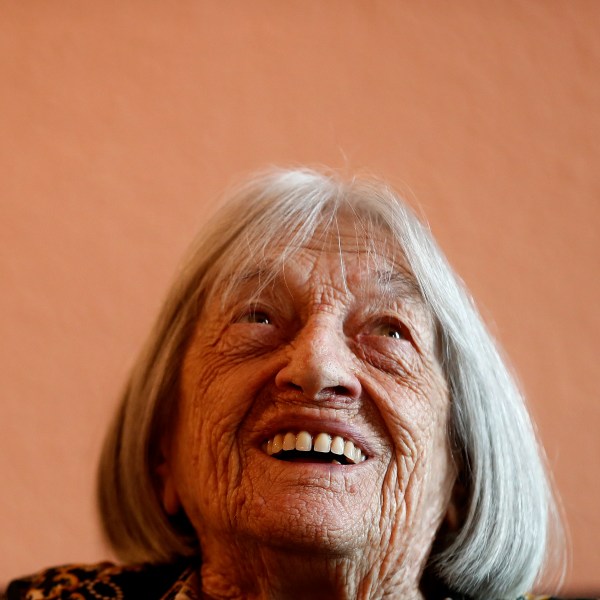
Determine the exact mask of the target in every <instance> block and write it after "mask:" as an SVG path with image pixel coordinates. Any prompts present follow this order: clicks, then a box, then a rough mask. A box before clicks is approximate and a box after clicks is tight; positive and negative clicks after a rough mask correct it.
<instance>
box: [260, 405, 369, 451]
mask: <svg viewBox="0 0 600 600" xmlns="http://www.w3.org/2000/svg"><path fill="white" fill-rule="evenodd" d="M286 431H295V432H299V431H308V432H309V433H310V434H312V435H316V434H318V433H321V432H323V433H328V434H329V435H331V436H336V435H339V436H341V437H343V438H345V439H347V440H351V441H352V442H353V443H354V444H355V445H356V446H358V447H359V448H361V450H362V451H363V452H364V453H365V454H367V455H369V456H373V445H372V444H373V443H372V441H371V440H370V439H369V438H373V434H371V435H370V436H369V435H368V434H367V433H366V432H365V431H364V428H362V427H360V428H359V427H356V426H355V425H354V424H352V423H346V422H344V421H343V420H342V419H340V418H332V417H323V416H312V415H302V414H288V415H285V416H283V415H282V416H279V417H272V418H271V419H269V420H268V422H267V423H266V424H265V425H264V426H263V427H261V428H260V432H259V433H258V435H257V437H256V440H255V443H256V445H257V446H258V447H261V446H262V444H264V443H265V442H266V441H267V440H269V439H271V438H273V436H275V435H276V434H277V433H282V432H283V433H285V432H286Z"/></svg>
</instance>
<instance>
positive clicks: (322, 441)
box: [264, 431, 366, 464]
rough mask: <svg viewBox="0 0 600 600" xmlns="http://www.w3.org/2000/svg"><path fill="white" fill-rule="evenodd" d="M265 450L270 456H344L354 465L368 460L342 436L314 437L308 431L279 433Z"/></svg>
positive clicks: (325, 434)
mask: <svg viewBox="0 0 600 600" xmlns="http://www.w3.org/2000/svg"><path fill="white" fill-rule="evenodd" d="M264 449H265V450H266V452H267V454H268V455H269V456H272V455H273V454H279V453H280V452H285V451H286V450H299V451H300V452H310V451H311V450H314V451H315V452H324V453H327V452H331V453H332V454H337V455H339V456H342V455H344V456H345V457H346V458H347V459H348V461H349V462H352V463H354V464H357V463H359V462H362V461H363V460H366V456H365V455H364V454H363V452H362V450H361V449H360V448H359V447H358V446H355V445H354V442H352V441H351V440H347V439H345V438H343V437H342V436H340V435H335V436H331V435H329V434H328V433H319V434H317V435H316V436H314V437H313V436H312V435H311V434H310V433H308V431H301V432H300V433H294V432H292V431H288V432H286V433H278V434H277V435H276V436H275V437H273V438H271V439H270V440H268V441H267V442H266V446H265V447H264Z"/></svg>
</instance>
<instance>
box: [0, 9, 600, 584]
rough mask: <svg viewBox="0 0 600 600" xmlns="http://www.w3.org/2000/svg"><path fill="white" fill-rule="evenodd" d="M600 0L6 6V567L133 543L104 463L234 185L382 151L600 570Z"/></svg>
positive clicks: (382, 164) (2, 36)
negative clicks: (464, 300) (187, 253)
mask: <svg viewBox="0 0 600 600" xmlns="http://www.w3.org/2000/svg"><path fill="white" fill-rule="evenodd" d="M599 31H600V2H597V1H594V0H590V1H585V0H564V1H558V0H543V1H541V0H537V1H536V0H529V1H526V0H522V1H511V0H502V1H498V2H497V1H491V0H490V1H489V2H488V1H482V0H472V1H468V0H455V1H453V2H446V1H443V0H439V1H433V0H425V1H419V2H412V1H411V2H409V1H404V2H403V1H395V0H388V1H381V0H379V1H378V0H368V1H367V0H363V1H358V0H325V1H324V0H286V1H285V2H281V1H278V0H254V1H253V2H246V1H243V0H239V1H228V0H210V1H209V0H207V1H201V0H198V1H190V0H186V1H168V0H164V1H153V0H118V1H117V0H104V1H102V2H82V1H81V0H72V1H62V0H56V1H53V2H43V1H33V0H19V1H18V2H9V1H7V0H2V1H0V202H1V212H0V248H1V263H0V279H1V282H2V284H1V285H2V294H1V296H0V336H1V339H2V344H1V354H0V373H1V377H2V399H1V404H0V411H1V414H0V440H1V444H2V452H1V454H0V474H1V481H2V493H1V494H0V532H1V534H0V563H1V567H0V569H1V570H0V582H5V581H6V580H7V579H8V578H10V577H13V576H16V575H19V574H23V573H26V572H31V571H33V570H37V569H39V568H41V567H44V566H49V565H51V564H57V563H63V562H67V561H97V560H99V559H102V558H106V557H109V556H110V555H109V553H108V550H107V549H106V548H105V547H104V546H103V545H102V543H101V541H100V536H99V529H98V526H97V524H96V521H95V513H94V500H93V488H94V469H95V463H96V460H97V456H98V453H99V449H100V445H101V440H102V435H103V432H104V430H105V428H106V424H107V421H108V419H109V417H110V415H111V413H112V411H113V408H114V406H115V404H116V399H117V396H118V392H119V389H120V386H121V384H122V382H123V380H124V377H125V376H126V373H127V371H128V368H129V366H130V365H131V363H132V361H133V358H134V356H135V354H136V352H137V350H138V349H139V347H140V345H141V343H142V341H143V339H144V336H145V334H146V332H147V331H148V329H149V327H150V324H151V322H152V320H153V317H154V315H155V313H156V311H157V308H158V306H159V304H160V301H161V298H162V297H163V295H164V292H165V289H166V286H167V284H168V282H169V281H170V279H171V277H172V274H173V273H174V271H175V268H176V265H177V264H178V261H179V258H180V256H181V254H182V253H183V251H184V249H185V247H186V246H187V244H188V242H189V241H190V240H191V238H192V236H193V234H194V232H195V231H196V230H197V228H198V227H199V225H201V224H202V223H203V222H204V220H205V219H206V216H207V214H209V213H210V212H211V211H212V210H213V208H214V206H215V198H217V195H218V192H219V191H221V190H222V189H223V188H225V187H226V186H227V185H228V184H230V183H231V181H232V180H234V179H236V178H238V177H239V176H240V174H242V173H246V172H248V171H250V170H253V169H255V168H257V167H263V166H265V165H269V164H279V165H289V164H298V163H309V164H326V165H330V166H333V167H341V168H344V169H345V170H347V171H350V172H352V171H354V170H356V169H364V168H366V169H369V170H371V171H373V172H375V173H377V174H379V175H382V176H384V177H386V178H388V179H390V180H391V181H392V182H393V183H394V184H395V185H396V186H398V187H399V188H401V189H402V190H403V192H404V193H406V194H407V195H408V196H409V197H410V198H412V200H413V201H414V202H415V204H416V205H417V206H419V207H420V208H419V210H422V211H423V212H424V214H425V215H426V217H427V219H428V220H429V222H430V224H431V227H432V229H433V231H434V234H435V235H436V236H437V238H438V240H439V242H440V244H441V245H442V247H443V248H444V249H445V251H446V252H447V254H448V256H449V259H450V261H451V262H452V264H453V265H454V266H455V267H456V269H457V270H458V272H459V273H460V274H461V276H462V277H463V278H464V280H465V281H466V283H467V285H468V286H469V287H470V289H471V290H472V292H473V294H474V296H475V298H476V300H477V302H478V304H479V306H480V307H481V310H482V312H483V314H484V316H485V318H486V319H487V321H488V323H489V324H490V327H491V330H492V331H493V333H494V335H496V336H497V337H498V338H499V340H500V341H501V343H502V344H503V345H504V347H505V349H506V352H507V354H508V355H509V356H510V358H511V360H512V363H513V365H514V368H515V371H516V372H517V374H518V376H519V377H520V379H521V381H522V383H523V387H524V389H525V390H526V392H527V394H528V396H529V398H530V403H531V410H532V412H533V415H534V417H535V419H536V421H537V423H538V426H539V433H540V437H541V439H542V440H543V443H544V445H545V447H546V450H547V454H548V460H549V463H550V465H551V468H552V470H553V472H554V475H555V479H556V484H557V487H558V489H559V491H560V494H561V496H562V499H563V503H564V508H565V512H566V515H567V520H568V524H569V526H570V530H571V534H572V544H573V567H572V570H571V571H570V574H569V577H568V581H567V584H568V588H567V589H569V590H571V591H586V590H587V591H588V592H589V591H591V590H593V589H596V590H598V589H600V570H599V569H598V565H599V564H600V550H599V544H598V536H599V534H600V517H599V516H598V496H599V491H600V482H599V479H598V473H599V470H600V440H599V436H598V424H599V420H600V383H599V381H600V378H599V376H598V368H597V363H598V359H599V351H598V348H599V346H600V317H599V315H598V305H599V300H600V293H599V292H600V281H599V277H598V267H599V265H600V261H599V259H600V244H599V239H598V237H599V233H598V232H599V230H600V197H599V192H600V176H599V166H600V165H599V160H598V159H599V157H600V145H599V144H600V142H599V140H600V115H599V109H600V35H599V34H598V32H599Z"/></svg>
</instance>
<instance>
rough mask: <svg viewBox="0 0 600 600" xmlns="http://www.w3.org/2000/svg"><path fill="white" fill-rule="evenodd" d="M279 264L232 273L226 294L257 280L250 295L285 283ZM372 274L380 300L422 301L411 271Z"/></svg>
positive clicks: (385, 270)
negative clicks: (275, 284) (279, 283)
mask: <svg viewBox="0 0 600 600" xmlns="http://www.w3.org/2000/svg"><path fill="white" fill-rule="evenodd" d="M281 266H282V265H277V266H276V265H275V264H271V263H266V264H264V265H261V266H257V267H256V268H253V269H248V270H246V271H242V272H240V273H236V274H234V275H233V276H232V277H231V278H230V279H229V281H228V283H227V285H226V288H227V292H229V293H227V292H226V295H229V294H230V293H232V292H234V291H235V290H236V289H237V290H239V289H240V288H242V289H243V288H244V287H245V286H246V285H247V284H253V283H255V282H258V286H256V287H255V288H254V289H253V290H252V294H251V295H252V296H254V295H258V294H260V293H261V292H262V291H263V290H264V289H265V288H266V287H268V286H269V285H270V284H273V283H275V282H277V281H283V282H284V283H285V280H286V279H285V266H283V269H282V268H281ZM372 274H373V275H374V278H373V280H374V282H375V285H376V289H377V291H381V299H382V300H387V301H389V300H398V299H411V300H417V301H420V302H423V293H422V291H421V288H420V287H419V284H418V283H417V280H416V279H415V277H414V275H412V273H410V272H408V271H398V270H395V269H374V270H373V271H372Z"/></svg>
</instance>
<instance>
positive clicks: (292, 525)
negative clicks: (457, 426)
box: [161, 219, 456, 600]
mask: <svg viewBox="0 0 600 600" xmlns="http://www.w3.org/2000/svg"><path fill="white" fill-rule="evenodd" d="M339 225H340V238H339V245H338V239H337V237H336V239H335V240H330V241H329V242H326V243H323V242H318V243H317V242H315V241H313V242H311V243H310V244H308V245H307V246H306V247H303V248H301V249H300V250H299V252H298V253H297V254H296V255H295V256H294V257H293V258H292V259H291V260H289V261H288V262H287V263H286V266H285V271H284V273H283V274H281V273H278V274H277V277H276V279H275V281H274V283H273V285H270V286H268V287H267V289H266V290H264V291H262V292H261V293H260V294H259V295H258V297H257V298H255V299H254V300H249V298H252V297H253V295H254V293H255V291H256V289H257V280H256V278H255V277H251V276H249V277H245V278H243V281H242V282H241V284H240V287H239V289H238V291H237V292H236V293H234V295H233V297H232V298H231V301H228V302H226V305H225V306H224V307H223V306H222V303H221V298H220V296H219V294H218V293H217V292H215V293H214V294H213V295H212V297H209V298H208V300H207V302H206V304H205V307H204V309H203V311H202V314H201V316H200V319H199V321H198V325H197V328H196V331H195V334H194V336H193V339H192V340H191V343H190V346H189V348H188V351H187V353H186V356H185V360H184V366H183V371H182V380H181V390H182V394H181V399H180V406H179V412H178V417H177V422H176V426H175V428H174V431H173V432H171V435H170V436H169V438H168V440H166V441H165V444H164V446H165V450H164V452H165V464H164V465H163V468H162V469H161V472H162V474H163V482H164V491H163V498H164V504H165V508H166V509H167V511H168V512H171V513H175V512H176V511H177V510H178V509H179V508H180V507H182V508H183V509H184V510H185V512H186V514H187V516H188V518H189V519H190V521H191V523H192V524H193V526H194V528H195V529H196V531H197V534H198V537H199V539H200V542H201V547H202V556H203V565H202V574H201V575H202V586H203V593H204V594H205V597H208V598H257V599H258V598H261V599H262V598H265V599H266V598H273V599H275V598H286V599H288V600H289V599H292V598H309V597H310V598H328V599H330V598H384V597H385V598H402V599H410V598H422V597H423V596H422V594H421V591H420V589H419V586H420V580H421V577H422V573H423V568H424V564H425V561H426V560H427V557H428V554H429V551H430V549H431V545H432V543H433V540H434V537H435V534H436V531H437V530H438V527H439V526H440V524H441V523H442V521H443V519H444V515H445V514H446V512H447V510H448V507H449V504H450V502H451V494H452V488H453V484H454V481H455V478H456V470H455V467H454V464H453V462H452V459H451V456H450V451H449V448H448V441H447V425H448V415H449V397H448V391H447V387H446V384H445V381H444V378H443V375H442V372H441V368H440V366H439V363H438V361H437V358H436V347H435V334H434V327H433V321H432V318H431V317H430V315H429V314H428V312H427V310H426V308H425V307H424V305H423V303H422V300H421V299H420V298H419V297H418V294H417V293H416V292H415V290H414V289H413V286H412V284H411V282H410V281H407V277H410V275H409V274H408V270H407V267H406V265H405V263H404V261H403V260H399V258H398V255H399V254H400V253H399V252H396V253H395V254H396V255H397V256H396V257H395V259H390V257H389V254H388V258H387V259H386V256H385V253H384V256H383V257H379V258H378V259H377V261H374V259H373V258H372V254H369V252H368V250H367V245H366V243H365V242H363V241H361V240H360V239H357V235H356V233H355V229H354V226H353V224H352V223H350V222H349V221H348V220H343V219H342V220H341V222H340V224H339ZM317 239H318V238H317ZM386 241H388V240H385V239H384V238H383V237H382V238H381V243H380V244H379V245H380V246H381V247H382V248H383V246H384V243H385V242H386ZM375 243H376V245H377V240H376V242H375ZM388 245H389V241H388ZM340 249H341V254H340ZM277 251H278V249H277V247H274V248H273V255H276V253H277ZM341 256H342V257H343V261H342V260H341ZM260 268H261V269H268V264H265V265H261V266H260ZM388 270H390V271H393V272H394V273H395V275H393V276H392V283H389V282H388V283H386V280H385V277H384V278H383V280H382V278H381V277H378V275H377V274H378V272H380V271H388ZM287 430H293V431H300V430H307V431H309V432H314V433H318V432H320V431H325V432H328V431H334V432H336V433H340V434H341V435H344V436H345V437H348V438H350V439H353V440H355V441H356V442H357V443H358V445H359V446H360V447H361V448H362V449H363V451H364V452H365V454H366V456H367V460H365V461H364V462H362V463H360V464H357V465H336V464H331V463H328V464H324V463H295V462H284V461H281V460H277V459H276V458H274V457H272V456H269V455H268V454H267V453H266V452H265V450H264V445H265V442H266V440H267V439H268V438H270V437H273V435H274V434H275V433H277V432H279V431H287Z"/></svg>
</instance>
